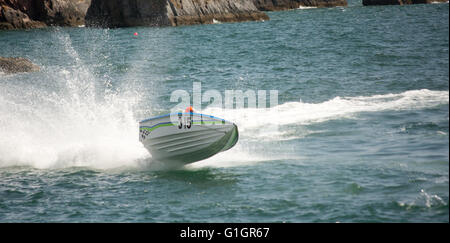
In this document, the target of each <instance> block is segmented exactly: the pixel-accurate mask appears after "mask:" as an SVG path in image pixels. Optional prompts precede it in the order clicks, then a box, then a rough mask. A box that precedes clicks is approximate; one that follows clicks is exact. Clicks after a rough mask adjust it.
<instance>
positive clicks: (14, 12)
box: [0, 0, 91, 29]
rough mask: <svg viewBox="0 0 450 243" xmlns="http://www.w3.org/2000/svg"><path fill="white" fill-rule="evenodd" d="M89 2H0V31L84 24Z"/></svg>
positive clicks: (63, 0)
mask: <svg viewBox="0 0 450 243" xmlns="http://www.w3.org/2000/svg"><path fill="white" fill-rule="evenodd" d="M90 3H91V0H0V29H23V28H39V27H45V26H49V25H58V26H79V25H83V24H84V17H85V15H86V11H87V9H88V7H89V5H90Z"/></svg>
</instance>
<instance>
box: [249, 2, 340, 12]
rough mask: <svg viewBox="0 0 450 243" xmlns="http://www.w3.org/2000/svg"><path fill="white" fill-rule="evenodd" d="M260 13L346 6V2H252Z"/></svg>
mask: <svg viewBox="0 0 450 243" xmlns="http://www.w3.org/2000/svg"><path fill="white" fill-rule="evenodd" d="M253 2H254V3H255V6H256V7H257V8H258V9H259V10H262V11H280V10H287V9H296V8H299V7H300V6H304V7H336V6H347V0H253Z"/></svg>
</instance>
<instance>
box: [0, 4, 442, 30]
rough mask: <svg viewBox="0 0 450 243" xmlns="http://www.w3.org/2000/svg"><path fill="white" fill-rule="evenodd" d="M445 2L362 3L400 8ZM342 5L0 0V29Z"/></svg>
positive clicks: (204, 18) (215, 17) (247, 17)
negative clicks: (401, 6) (402, 6)
mask: <svg viewBox="0 0 450 243" xmlns="http://www.w3.org/2000/svg"><path fill="white" fill-rule="evenodd" d="M432 2H447V0H362V4H363V5H365V6H367V5H404V4H419V3H432ZM302 6H303V7H336V6H347V0H151V1H149V0H0V30H1V29H31V28H43V27H47V26H77V27H78V26H92V27H107V28H110V27H127V26H179V25H192V24H212V23H216V22H238V21H260V20H268V19H269V17H268V16H267V14H266V13H264V12H263V11H280V10H288V9H296V8H300V7H302Z"/></svg>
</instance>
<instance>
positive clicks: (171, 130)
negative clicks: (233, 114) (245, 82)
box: [139, 113, 239, 164]
mask: <svg viewBox="0 0 450 243" xmlns="http://www.w3.org/2000/svg"><path fill="white" fill-rule="evenodd" d="M139 130H140V137H139V138H140V141H141V142H142V143H143V144H144V146H145V148H146V149H147V150H148V151H149V152H150V153H151V154H152V158H153V159H155V160H159V161H164V162H165V161H168V162H176V163H180V164H189V163H193V162H196V161H199V160H203V159H207V158H209V157H211V156H213V155H215V154H217V153H219V152H222V151H226V150H228V149H230V148H232V147H233V146H234V145H235V144H236V143H237V141H238V138H239V132H238V128H237V126H236V125H235V124H233V123H231V122H228V121H226V120H224V119H221V118H218V117H214V116H209V115H205V114H199V113H177V114H169V115H164V116H159V117H155V118H150V119H147V120H144V121H142V122H140V126H139Z"/></svg>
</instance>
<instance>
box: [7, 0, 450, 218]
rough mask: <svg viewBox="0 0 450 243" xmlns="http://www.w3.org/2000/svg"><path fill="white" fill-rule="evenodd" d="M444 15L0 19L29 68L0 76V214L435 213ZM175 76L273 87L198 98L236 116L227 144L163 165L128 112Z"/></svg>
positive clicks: (167, 89) (444, 82)
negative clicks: (250, 94) (12, 23)
mask: <svg viewBox="0 0 450 243" xmlns="http://www.w3.org/2000/svg"><path fill="white" fill-rule="evenodd" d="M448 13H449V9H448V3H444V4H428V5H411V6H374V7H363V6H361V4H360V3H359V2H350V4H349V7H345V8H341V7H338V8H328V9H303V10H292V11H284V12H269V13H268V14H269V16H270V18H271V20H270V21H265V22H248V23H229V24H228V23H226V24H214V25H202V26H184V27H176V28H147V27H136V28H121V29H95V28H92V29H90V28H49V29H42V30H27V31H0V47H1V48H0V56H21V57H26V58H29V59H30V60H32V61H33V62H34V63H36V64H38V65H39V66H40V67H41V72H38V73H24V74H14V75H5V74H0V222H92V221H95V222H448V221H449V206H448V205H449V142H448V139H449V135H448V134H449V93H448V91H449V84H448V79H449V68H448V65H449V60H448V59H449V44H448V43H449V40H448V38H449V19H448ZM134 32H138V33H139V36H137V37H135V36H134V35H133V33H134ZM193 82H200V83H201V86H202V90H203V91H206V90H209V89H216V90H218V91H220V92H222V93H223V92H224V91H225V90H228V89H236V90H243V91H246V90H255V91H256V90H278V103H279V105H278V106H276V107H274V108H270V109H259V110H249V109H233V110H224V111H220V110H218V109H215V108H206V107H204V108H205V110H203V112H204V113H208V114H213V115H218V116H220V117H224V118H226V119H229V120H232V121H235V122H236V123H237V124H238V126H239V130H240V140H239V142H238V144H237V145H236V146H235V147H234V148H233V149H231V150H230V151H227V152H224V153H221V154H218V155H216V156H214V157H212V158H210V159H207V160H205V161H201V162H198V163H194V164H191V165H189V166H186V167H184V168H179V169H170V170H168V169H166V168H165V167H164V166H162V165H161V164H159V163H157V162H155V161H152V159H151V155H149V154H148V152H147V151H146V150H145V149H144V148H143V147H142V145H141V144H140V143H139V141H138V121H140V120H142V119H145V118H148V117H151V116H155V115H160V114H164V113H167V112H168V111H169V110H170V109H171V108H172V107H173V106H174V105H176V103H171V102H170V95H171V93H172V91H175V90H178V89H183V90H186V91H188V92H191V91H192V85H193ZM204 105H205V106H206V104H204ZM274 127H275V128H276V129H272V128H274Z"/></svg>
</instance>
